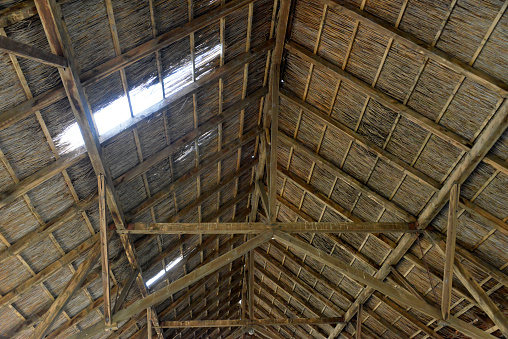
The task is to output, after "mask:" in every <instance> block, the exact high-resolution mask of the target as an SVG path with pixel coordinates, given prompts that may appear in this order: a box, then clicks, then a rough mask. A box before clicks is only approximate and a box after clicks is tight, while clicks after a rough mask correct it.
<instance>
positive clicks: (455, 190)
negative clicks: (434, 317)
mask: <svg viewBox="0 0 508 339" xmlns="http://www.w3.org/2000/svg"><path fill="white" fill-rule="evenodd" d="M459 196H460V184H457V183H455V184H454V185H453V186H452V189H451V190H450V203H449V204H448V228H447V229H446V250H445V264H444V273H443V296H442V298H441V314H442V316H443V319H444V320H448V318H449V317H450V304H451V294H452V282H453V262H454V260H455V240H456V238H457V208H458V203H459Z"/></svg>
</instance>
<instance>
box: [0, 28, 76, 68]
mask: <svg viewBox="0 0 508 339" xmlns="http://www.w3.org/2000/svg"><path fill="white" fill-rule="evenodd" d="M0 51H4V52H7V53H10V54H14V55H16V56H19V57H22V58H26V59H31V60H35V61H38V62H41V63H43V64H45V65H49V66H55V67H67V60H65V58H63V57H61V56H59V55H56V54H53V53H48V52H45V51H43V50H42V49H39V48H37V47H33V46H30V45H27V44H24V43H21V42H18V41H16V40H13V39H10V38H7V37H5V36H2V35H0Z"/></svg>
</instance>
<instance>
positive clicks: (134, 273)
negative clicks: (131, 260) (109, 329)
mask: <svg viewBox="0 0 508 339" xmlns="http://www.w3.org/2000/svg"><path fill="white" fill-rule="evenodd" d="M138 274H139V271H138V270H135V271H132V272H131V274H130V275H129V277H128V278H127V282H126V283H125V285H124V287H123V289H122V292H121V293H120V296H119V297H118V298H117V299H116V301H115V308H114V309H113V314H115V313H117V312H118V311H119V310H120V307H122V304H123V303H124V301H125V298H127V294H129V290H130V289H131V287H132V285H133V284H134V282H135V281H136V277H137V276H138Z"/></svg>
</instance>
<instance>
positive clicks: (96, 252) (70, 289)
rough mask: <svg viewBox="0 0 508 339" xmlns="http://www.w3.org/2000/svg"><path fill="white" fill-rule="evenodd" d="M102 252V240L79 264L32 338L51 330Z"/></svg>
mask: <svg viewBox="0 0 508 339" xmlns="http://www.w3.org/2000/svg"><path fill="white" fill-rule="evenodd" d="M100 254H101V251H100V242H96V243H95V245H94V246H93V247H92V248H91V249H90V251H89V252H88V254H87V256H86V258H85V260H84V261H83V263H82V264H81V265H80V266H79V268H78V269H77V270H76V272H75V273H74V274H73V276H72V278H71V280H69V282H68V283H67V285H66V286H65V288H64V290H63V291H62V293H60V295H59V296H58V298H56V300H55V301H54V302H53V304H52V305H51V307H50V308H49V310H48V312H46V314H45V315H44V318H43V320H42V321H41V323H40V324H39V325H38V326H37V327H36V328H35V332H34V334H33V336H32V338H38V339H39V338H44V335H45V334H46V332H47V331H48V330H49V328H50V327H51V325H52V324H53V323H54V322H55V320H56V319H57V318H58V316H59V315H60V313H62V311H63V309H64V307H65V306H66V305H67V303H68V302H69V301H70V299H71V298H72V296H73V295H74V293H75V292H76V291H77V290H78V288H79V287H80V286H81V284H82V283H83V281H84V280H85V278H86V275H87V274H88V272H89V271H90V270H91V269H92V267H93V266H94V265H95V263H96V261H97V260H98V259H99V256H100Z"/></svg>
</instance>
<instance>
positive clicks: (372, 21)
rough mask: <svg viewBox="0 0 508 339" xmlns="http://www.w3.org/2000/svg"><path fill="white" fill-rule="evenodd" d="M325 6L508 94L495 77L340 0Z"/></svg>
mask: <svg viewBox="0 0 508 339" xmlns="http://www.w3.org/2000/svg"><path fill="white" fill-rule="evenodd" d="M321 1H322V2H323V3H324V4H327V5H328V6H330V8H333V9H334V10H336V11H338V12H342V13H343V14H345V15H347V16H349V17H351V18H352V19H354V20H358V21H360V23H361V25H362V26H366V27H370V28H372V29H373V30H374V31H376V32H378V33H380V34H382V35H384V36H386V37H388V38H391V39H393V40H394V41H396V42H399V43H401V44H402V45H404V46H407V47H408V48H411V49H413V50H416V51H417V52H418V53H419V54H422V55H424V56H426V57H428V58H430V59H432V60H435V61H437V62H439V63H441V64H443V65H444V66H446V67H448V68H450V69H452V70H453V71H455V72H457V73H459V74H462V75H463V76H465V77H467V78H469V79H471V80H473V81H475V82H477V83H479V84H481V85H483V86H485V87H487V88H489V89H490V90H492V91H494V92H496V93H497V94H499V95H501V96H503V97H506V95H507V94H508V85H507V84H506V83H505V82H503V81H501V80H499V79H496V78H494V77H493V76H491V75H489V74H487V73H485V72H483V71H480V70H478V69H476V68H473V67H472V66H470V65H468V64H467V63H465V62H463V61H461V60H459V59H457V58H455V57H452V56H451V55H449V54H447V53H445V52H443V51H441V50H440V49H438V48H436V47H434V46H431V45H429V44H427V43H425V42H423V41H422V40H419V39H417V38H415V37H413V36H412V35H410V34H408V33H406V32H404V31H402V30H400V29H398V28H395V27H393V26H392V25H391V24H389V23H388V22H386V21H384V20H382V19H380V18H377V17H375V16H374V15H371V14H369V13H367V12H366V11H362V10H360V9H358V8H357V7H355V6H354V5H350V4H345V3H343V2H342V1H341V2H339V1H338V0H321Z"/></svg>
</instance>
